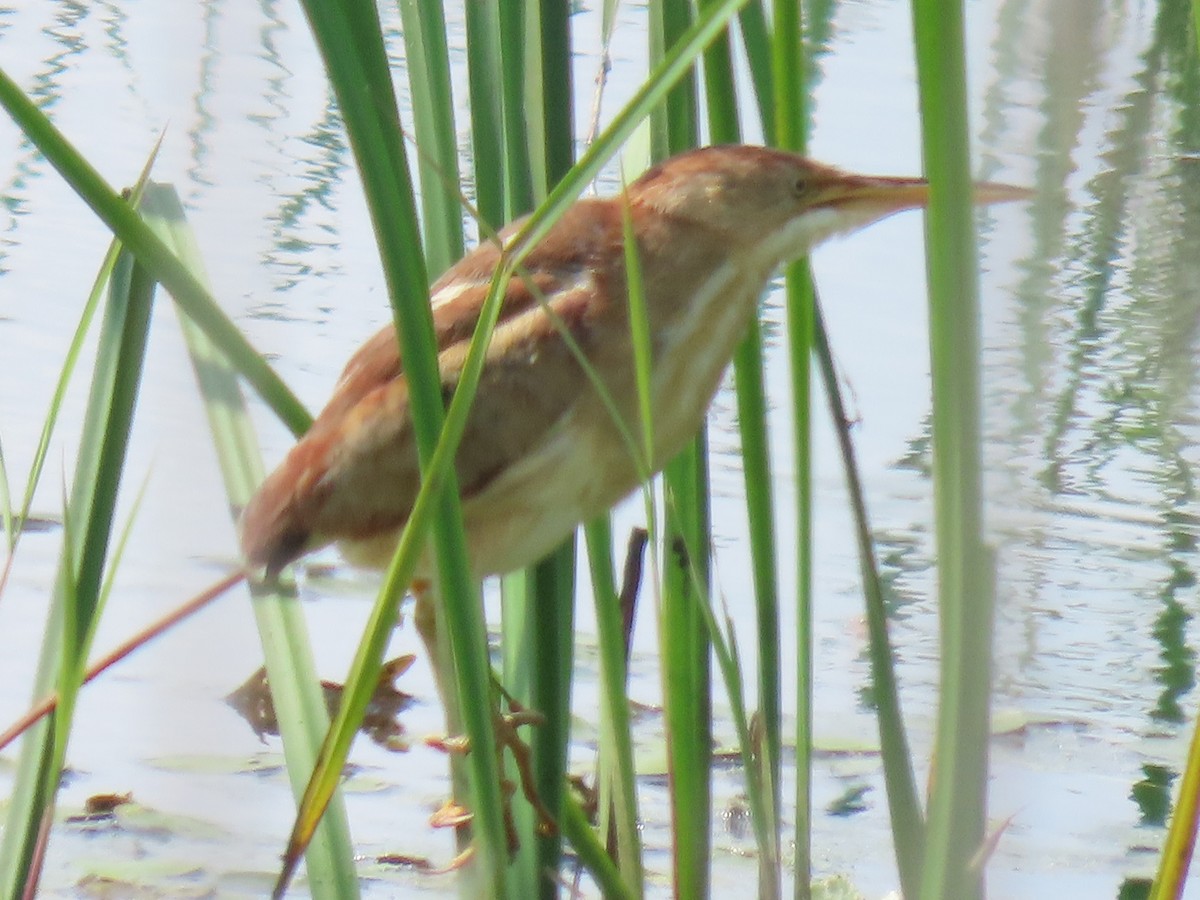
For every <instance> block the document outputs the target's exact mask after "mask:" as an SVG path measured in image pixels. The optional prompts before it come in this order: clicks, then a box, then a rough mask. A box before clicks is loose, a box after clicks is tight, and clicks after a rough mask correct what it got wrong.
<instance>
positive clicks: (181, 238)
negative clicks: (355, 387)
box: [142, 184, 358, 897]
mask: <svg viewBox="0 0 1200 900" xmlns="http://www.w3.org/2000/svg"><path fill="white" fill-rule="evenodd" d="M142 211H143V215H144V216H145V218H146V221H147V223H148V224H149V225H150V227H151V228H153V229H154V231H155V233H156V234H158V235H159V237H160V238H161V239H162V240H163V242H164V243H165V244H167V245H168V246H169V247H170V248H171V250H172V252H173V253H174V254H175V255H176V256H177V257H178V258H179V259H180V260H182V261H183V263H184V264H185V265H187V266H188V267H189V269H190V270H191V271H192V272H193V273H194V274H195V276H196V278H197V279H198V280H200V281H201V282H202V283H203V282H204V281H205V280H206V278H205V274H204V267H203V262H202V260H201V258H200V253H199V249H198V247H197V245H196V240H195V236H194V235H193V234H192V231H191V229H190V227H189V226H188V224H187V220H186V217H185V215H184V211H183V204H182V203H181V202H180V200H179V196H178V194H176V193H175V190H174V189H173V188H171V187H170V186H168V185H161V184H151V185H149V186H148V187H147V189H146V197H145V199H144V201H143V204H142ZM180 313H181V315H180V321H179V325H180V329H181V330H182V332H183V336H184V340H185V342H186V344H187V347H188V354H189V356H190V357H191V361H192V368H193V370H194V371H195V374H196V381H197V384H198V385H199V388H200V394H201V396H202V397H203V399H204V409H205V413H206V414H207V416H208V424H209V429H210V431H211V433H212V438H213V444H214V447H215V448H216V451H217V459H218V461H219V463H220V466H221V473H222V477H223V480H224V483H225V491H226V494H227V496H228V498H229V508H230V509H233V510H237V509H241V508H242V507H243V506H245V505H246V503H247V502H248V501H249V499H250V496H251V495H252V494H253V492H254V489H255V488H256V487H257V485H258V483H259V482H260V481H261V480H262V477H263V465H262V458H261V455H260V453H259V449H258V441H257V438H256V437H255V434H254V427H253V425H252V423H251V421H250V417H249V413H248V411H247V409H246V403H245V398H244V397H243V395H242V391H241V388H240V386H239V385H238V379H237V373H236V372H235V371H234V370H233V368H232V367H231V366H230V365H229V363H228V362H227V360H226V359H225V358H224V356H222V355H221V353H220V352H219V351H218V350H217V348H216V346H215V345H214V344H213V343H212V341H210V340H209V339H208V337H207V336H206V335H205V334H204V332H203V331H201V330H200V328H198V327H197V326H196V325H195V324H194V323H193V322H192V321H191V320H189V319H188V318H187V315H186V313H184V312H183V311H182V310H180ZM254 588H255V589H254V590H253V591H252V596H253V605H254V614H255V619H256V621H257V623H258V629H259V634H260V636H261V640H262V644H263V653H264V656H265V658H266V665H267V680H268V684H269V685H270V689H271V697H272V700H273V702H274V705H275V712H276V717H277V719H278V721H279V731H280V734H281V735H282V737H283V751H284V758H285V760H286V762H287V768H288V776H289V778H290V780H291V782H292V788H293V791H294V792H295V793H296V795H297V797H299V796H300V795H301V794H302V793H303V790H304V786H305V784H306V783H307V781H308V776H309V773H310V772H311V771H312V768H313V764H314V762H315V760H316V757H317V752H318V750H319V749H320V746H321V740H322V738H323V737H324V735H325V729H326V728H327V727H328V725H329V715H328V712H327V711H326V706H325V700H324V696H323V694H322V691H321V686H320V679H319V677H318V676H317V672H316V664H315V661H314V659H313V653H312V648H311V643H310V641H309V639H308V634H307V629H306V627H305V623H304V617H303V614H302V611H301V609H300V606H299V604H298V603H297V602H296V598H295V596H294V594H291V593H285V592H282V591H269V590H266V589H263V588H262V586H260V585H256V586H254ZM340 800H341V798H340V797H336V798H335V803H334V806H333V808H332V809H331V810H330V811H329V813H328V814H327V815H326V816H325V818H324V820H323V821H322V825H321V828H320V830H319V831H318V832H317V837H316V840H315V841H314V842H313V844H312V846H311V847H310V848H309V852H308V854H307V863H308V868H307V872H308V887H309V890H310V891H311V893H312V894H313V896H315V897H347V896H354V895H355V894H357V892H358V881H357V876H356V873H355V868H354V848H353V844H352V842H351V839H350V828H349V823H348V821H347V818H346V811H345V808H344V806H343V805H342V803H341V802H340Z"/></svg>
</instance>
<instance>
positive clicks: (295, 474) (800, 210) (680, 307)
mask: <svg viewBox="0 0 1200 900" xmlns="http://www.w3.org/2000/svg"><path fill="white" fill-rule="evenodd" d="M1019 196H1023V192H1020V191H1019V190H1018V189H1014V188H1007V187H1005V186H1002V185H979V186H977V197H976V199H977V201H979V202H992V201H998V200H1006V199H1016V198H1017V197H1019ZM926 198H927V188H926V185H925V183H924V182H923V181H920V180H918V179H893V178H865V177H861V176H854V175H847V174H845V173H842V172H840V171H838V170H836V169H832V168H829V167H827V166H822V165H819V164H817V163H813V162H810V161H808V160H805V159H803V158H801V157H799V156H795V155H793V154H789V153H784V152H781V151H776V150H769V149H766V148H762V147H744V146H732V147H713V148H707V149H704V150H697V151H692V152H690V153H685V154H683V155H681V156H677V157H674V158H672V159H670V160H667V161H666V162H664V163H663V164H661V165H659V166H656V167H655V168H653V169H651V170H650V171H648V172H647V173H646V174H645V175H643V176H642V177H641V178H639V179H638V180H637V181H636V182H634V184H632V185H631V186H630V187H629V189H628V204H629V209H630V213H631V216H632V222H633V227H634V233H635V235H636V238H637V252H638V258H639V261H640V264H641V267H642V272H643V280H644V283H645V294H646V303H647V308H648V312H649V316H650V325H651V333H652V340H653V349H654V374H653V391H652V393H653V406H654V422H653V429H654V438H655V458H654V460H653V461H652V468H653V469H654V470H655V471H657V470H658V469H659V468H661V466H662V465H663V464H664V463H665V462H666V461H667V460H668V459H669V458H670V457H671V456H672V455H673V454H674V453H676V452H677V451H678V450H679V449H680V448H681V447H682V446H683V445H684V444H685V443H686V441H687V440H688V439H690V438H691V437H692V436H693V435H694V434H695V433H696V431H697V430H698V429H699V427H700V425H701V423H702V422H703V417H704V411H705V410H706V409H707V406H708V403H709V401H710V400H711V398H712V395H713V393H714V391H715V390H716V386H717V383H718V381H719V378H720V376H721V373H722V372H723V370H724V369H725V367H726V366H727V365H728V362H729V359H730V357H731V355H732V352H733V348H734V347H735V346H736V343H737V341H738V339H739V338H740V337H741V334H742V333H743V331H744V329H745V326H746V323H747V322H748V321H749V317H750V316H751V315H753V314H754V311H755V308H756V302H757V299H758V296H759V294H760V293H761V291H762V289H763V287H764V285H765V283H766V281H767V279H768V278H769V277H770V275H771V274H772V272H773V271H774V270H775V269H776V268H777V267H778V266H779V265H780V264H781V263H783V262H785V261H787V260H790V259H792V258H795V257H798V256H801V255H803V254H804V253H806V252H807V251H808V250H809V249H811V248H812V247H813V246H815V245H816V244H817V243H819V242H820V241H821V240H823V239H824V238H826V237H828V236H830V235H833V234H836V233H839V232H846V231H850V230H853V229H855V228H858V227H861V226H862V225H865V224H868V223H870V222H872V221H875V220H877V219H880V218H883V217H884V216H886V215H888V214H890V213H892V212H895V211H897V210H900V209H906V208H911V207H915V206H921V205H923V204H924V203H925V201H926ZM621 203H622V201H621V200H620V199H617V198H613V199H606V200H580V201H578V202H577V203H575V205H574V206H572V207H571V209H570V210H569V211H568V212H567V214H566V215H565V216H564V217H563V218H562V219H561V220H560V221H559V223H558V224H557V225H556V226H555V227H554V228H553V229H552V231H551V232H550V233H549V235H548V236H547V237H546V238H545V239H544V240H543V241H542V242H541V243H540V244H539V245H538V246H537V247H536V248H535V249H534V250H533V252H532V253H531V254H530V255H529V256H528V258H527V259H526V261H525V270H526V271H527V272H528V273H529V279H530V280H531V281H532V283H533V285H534V287H535V288H536V293H535V291H533V290H531V289H530V285H529V281H527V280H523V279H522V278H520V277H514V278H513V279H512V280H511V281H510V282H509V285H508V290H507V293H506V295H505V297H504V301H503V309H502V312H501V318H500V322H499V324H498V326H497V328H496V331H495V334H494V336H493V338H492V342H491V345H490V347H489V351H488V362H487V366H486V368H485V371H484V374H483V378H482V381H481V383H480V385H479V391H478V394H477V395H476V398H475V403H474V406H473V408H472V412H471V415H470V418H469V421H468V424H467V428H466V432H465V434H464V436H463V440H462V444H461V446H460V448H459V450H458V454H457V457H456V469H457V474H458V483H459V486H460V490H461V493H462V499H463V514H464V520H465V524H466V530H467V535H468V547H469V553H470V558H471V563H472V569H473V572H474V574H475V575H477V576H484V575H488V574H493V573H498V572H503V571H508V570H511V569H514V568H518V567H520V566H522V565H526V564H528V563H531V562H534V561H536V560H537V559H538V558H539V557H540V556H541V555H542V554H544V553H545V552H546V551H548V550H549V549H550V548H551V547H553V546H554V545H555V544H556V543H557V542H558V541H560V540H561V539H562V538H563V537H565V536H566V535H567V534H568V533H569V532H570V531H571V529H572V528H574V527H575V526H576V525H577V524H578V523H579V522H581V521H584V520H586V519H588V518H590V517H592V516H595V515H597V514H599V513H601V512H603V511H604V510H605V509H606V508H607V507H609V506H611V505H612V504H613V503H615V502H616V501H617V500H619V499H620V498H621V497H622V496H624V495H625V494H627V493H628V492H629V491H631V490H632V489H633V488H634V487H635V486H636V484H637V478H638V468H637V466H635V465H634V463H633V461H632V460H631V459H630V456H629V453H628V451H627V445H626V444H625V443H624V441H623V440H622V439H621V437H620V435H619V431H618V429H617V427H616V426H615V425H614V423H613V422H612V418H611V415H610V413H609V412H608V410H607V409H606V407H605V406H604V404H603V403H601V402H600V400H599V398H598V396H597V394H596V391H595V390H594V388H593V387H592V385H591V383H590V382H589V381H588V379H587V377H586V376H585V374H584V371H583V369H582V368H581V366H580V365H579V363H578V361H577V360H576V359H575V358H574V356H573V355H572V353H571V351H570V350H569V349H568V347H567V344H566V342H565V341H564V340H563V338H562V336H561V335H560V334H559V332H558V330H557V329H556V327H555V324H554V323H553V321H552V319H551V317H550V316H547V315H546V313H545V312H544V310H543V308H542V307H541V305H540V303H539V299H538V296H537V293H540V294H541V296H542V297H544V298H545V302H546V303H548V304H549V306H550V308H551V309H553V310H554V312H555V313H556V314H557V317H558V319H560V320H561V322H562V323H563V324H565V326H566V328H567V329H568V330H569V331H570V333H571V335H572V336H573V338H574V339H575V341H576V342H577V343H578V345H579V347H580V348H581V349H582V351H583V353H584V354H586V356H587V358H588V360H589V361H590V363H591V364H592V365H593V366H594V367H595V369H596V370H597V372H598V373H599V374H600V377H601V379H602V380H603V381H604V383H605V385H606V386H607V388H608V390H609V391H610V392H611V395H612V397H613V399H614V401H615V403H616V406H617V408H618V410H619V411H620V413H621V415H622V417H623V418H624V419H625V421H626V422H627V423H629V427H630V429H631V430H632V431H633V432H634V433H635V434H636V433H638V428H637V425H636V423H637V413H636V387H635V381H634V374H633V362H632V350H631V344H630V338H629V324H628V322H629V320H628V310H627V298H626V293H625V269H624V250H623V246H622V238H621V233H622V229H621V215H622V213H621V205H620V204H621ZM519 224H520V223H515V224H514V225H512V226H509V228H507V229H505V230H504V231H503V232H502V233H501V240H504V239H506V238H508V237H510V236H511V235H512V234H513V233H514V231H515V230H516V228H517V227H518V226H519ZM499 259H500V251H499V249H498V248H497V246H496V244H495V243H493V242H489V243H485V244H482V245H481V246H479V247H478V248H476V249H475V250H473V251H472V252H470V253H468V254H467V255H466V256H465V257H463V259H462V260H460V261H459V262H458V263H456V264H455V265H454V266H452V267H451V268H450V269H449V270H448V271H447V272H446V273H445V274H444V275H443V276H442V277H441V278H440V279H439V280H438V281H437V283H436V284H435V285H434V286H433V289H432V291H431V303H432V305H433V320H434V327H435V331H436V334H437V341H438V349H439V368H440V371H441V375H442V385H443V394H444V396H446V397H449V395H450V393H451V392H452V390H453V388H454V386H455V384H456V383H457V380H458V377H459V373H460V371H461V368H462V364H463V361H464V359H465V356H466V349H467V343H468V342H469V340H470V337H471V334H472V332H473V331H474V328H475V325H476V322H477V320H478V313H479V308H480V305H481V304H482V302H483V299H484V297H485V296H486V293H487V290H488V285H489V282H490V280H491V277H492V274H493V271H494V270H495V267H496V265H497V263H498V261H499ZM418 487H419V475H418V469H417V457H416V449H415V444H414V440H413V434H412V428H411V420H410V418H409V413H408V385H407V382H406V381H405V377H404V370H403V365H402V364H401V360H400V356H399V350H398V347H397V342H396V336H395V333H394V331H393V329H392V326H390V325H389V326H387V327H385V328H383V329H382V330H381V331H379V332H378V333H377V334H375V335H374V336H373V337H372V338H370V339H369V340H368V341H367V342H366V343H365V344H364V345H363V347H362V348H361V349H360V350H359V351H358V352H357V353H356V354H355V355H354V356H353V357H352V358H351V359H350V362H349V363H348V364H347V366H346V369H345V371H344V372H343V373H342V376H341V378H340V380H339V381H338V384H337V386H336V388H335V390H334V394H333V397H332V398H331V399H330V401H329V404H328V405H327V406H326V407H325V409H324V410H323V411H322V413H321V415H320V416H319V417H318V418H317V420H316V422H315V423H314V424H313V427H312V429H311V430H310V431H309V432H308V434H306V435H305V436H304V438H303V439H302V440H301V441H300V442H299V443H298V444H297V445H296V446H295V447H294V448H293V449H292V451H291V452H290V453H289V454H288V455H287V458H286V459H285V460H284V461H283V463H282V464H281V465H280V466H279V468H277V469H276V470H275V471H274V472H273V473H272V474H271V475H270V476H269V477H268V478H267V479H266V481H265V482H264V483H263V485H262V486H261V487H260V489H259V491H258V493H257V494H256V495H255V496H254V498H253V499H252V500H251V502H250V504H249V505H248V506H247V508H246V510H245V513H244V515H243V517H242V523H241V540H242V548H243V551H244V553H245V555H246V558H247V560H248V561H249V562H250V563H251V564H252V565H255V566H266V567H267V569H268V570H271V571H277V570H278V569H280V568H281V567H283V566H284V565H286V564H287V563H289V562H291V561H292V560H294V559H296V558H297V557H299V556H301V555H303V554H304V553H306V552H308V551H309V550H312V549H315V548H316V547H318V546H321V545H323V544H326V543H329V542H332V541H338V542H340V543H341V544H342V547H343V550H344V551H345V552H346V553H347V556H348V557H349V558H351V559H352V560H353V561H356V562H362V563H366V564H373V565H383V564H386V562H387V560H388V559H390V557H391V554H392V551H393V549H394V547H395V542H396V539H397V537H398V534H399V530H400V528H401V527H402V526H403V525H404V523H405V521H406V520H407V518H408V515H409V512H410V511H411V509H412V504H413V501H414V499H415V496H416V492H417V489H418Z"/></svg>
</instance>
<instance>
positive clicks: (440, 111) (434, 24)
mask: <svg viewBox="0 0 1200 900" xmlns="http://www.w3.org/2000/svg"><path fill="white" fill-rule="evenodd" d="M400 18H401V22H403V24H404V47H405V52H406V56H407V61H408V71H409V72H410V73H415V75H416V77H411V76H410V77H409V79H408V84H409V89H410V91H411V93H412V105H413V126H414V134H413V136H414V138H415V139H416V143H417V146H418V147H419V148H420V150H421V152H420V154H419V156H418V164H417V165H418V173H419V175H420V179H421V211H422V218H423V219H424V222H425V259H426V264H427V265H428V267H429V271H430V272H444V271H445V270H446V269H448V268H450V266H451V265H453V264H454V263H455V262H457V261H458V259H459V257H461V256H462V254H463V233H462V208H461V206H460V204H459V192H458V133H457V132H456V130H455V127H454V102H453V97H452V95H451V89H450V52H449V49H448V48H447V45H446V15H445V11H444V10H443V8H442V3H441V0H401V2H400Z"/></svg>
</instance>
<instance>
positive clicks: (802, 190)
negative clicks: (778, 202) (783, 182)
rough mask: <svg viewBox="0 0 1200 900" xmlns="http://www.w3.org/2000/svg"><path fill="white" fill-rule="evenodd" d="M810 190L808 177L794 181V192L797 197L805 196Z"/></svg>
mask: <svg viewBox="0 0 1200 900" xmlns="http://www.w3.org/2000/svg"><path fill="white" fill-rule="evenodd" d="M807 192H808V180H807V179H806V178H797V179H796V180H795V181H793V182H792V194H793V195H794V196H796V197H803V196H804V195H805V194H806V193H807Z"/></svg>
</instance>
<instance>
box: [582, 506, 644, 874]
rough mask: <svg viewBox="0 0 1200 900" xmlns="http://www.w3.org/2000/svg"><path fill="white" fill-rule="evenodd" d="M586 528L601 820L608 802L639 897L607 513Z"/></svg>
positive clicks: (620, 856) (638, 851) (638, 850)
mask: <svg viewBox="0 0 1200 900" xmlns="http://www.w3.org/2000/svg"><path fill="white" fill-rule="evenodd" d="M585 534H586V537H587V548H588V562H589V565H590V571H591V576H592V585H593V590H594V595H595V602H596V629H597V633H598V643H599V653H600V690H601V705H600V784H599V791H598V794H599V796H600V822H601V823H605V822H607V821H608V819H607V812H608V810H609V808H610V807H611V809H612V811H613V823H614V825H613V829H612V830H613V831H615V833H616V856H617V864H618V867H619V868H620V872H621V878H622V880H623V881H624V882H625V884H626V885H627V886H628V887H629V889H630V890H632V891H635V892H636V895H637V896H639V897H640V896H641V895H642V886H643V879H644V877H645V876H644V873H643V870H642V845H641V837H640V834H639V831H638V804H637V782H636V780H635V777H636V773H635V771H634V764H633V737H632V734H631V731H630V716H629V694H628V691H627V689H626V684H627V677H628V676H627V673H628V665H627V662H626V658H625V654H626V651H625V635H624V633H623V628H622V621H621V609H620V607H619V605H618V597H617V591H616V586H615V585H614V583H613V565H612V529H611V527H610V525H609V521H608V519H607V518H603V519H600V520H598V521H595V522H592V523H590V524H588V526H587V527H586V528H585ZM565 827H566V826H564V828H565ZM600 834H601V835H605V836H607V835H608V834H609V828H607V827H603V825H602V827H601V830H600ZM568 836H569V835H568ZM572 844H573V845H574V846H575V847H576V850H577V851H579V846H578V844H576V843H575V842H574V841H572Z"/></svg>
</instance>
